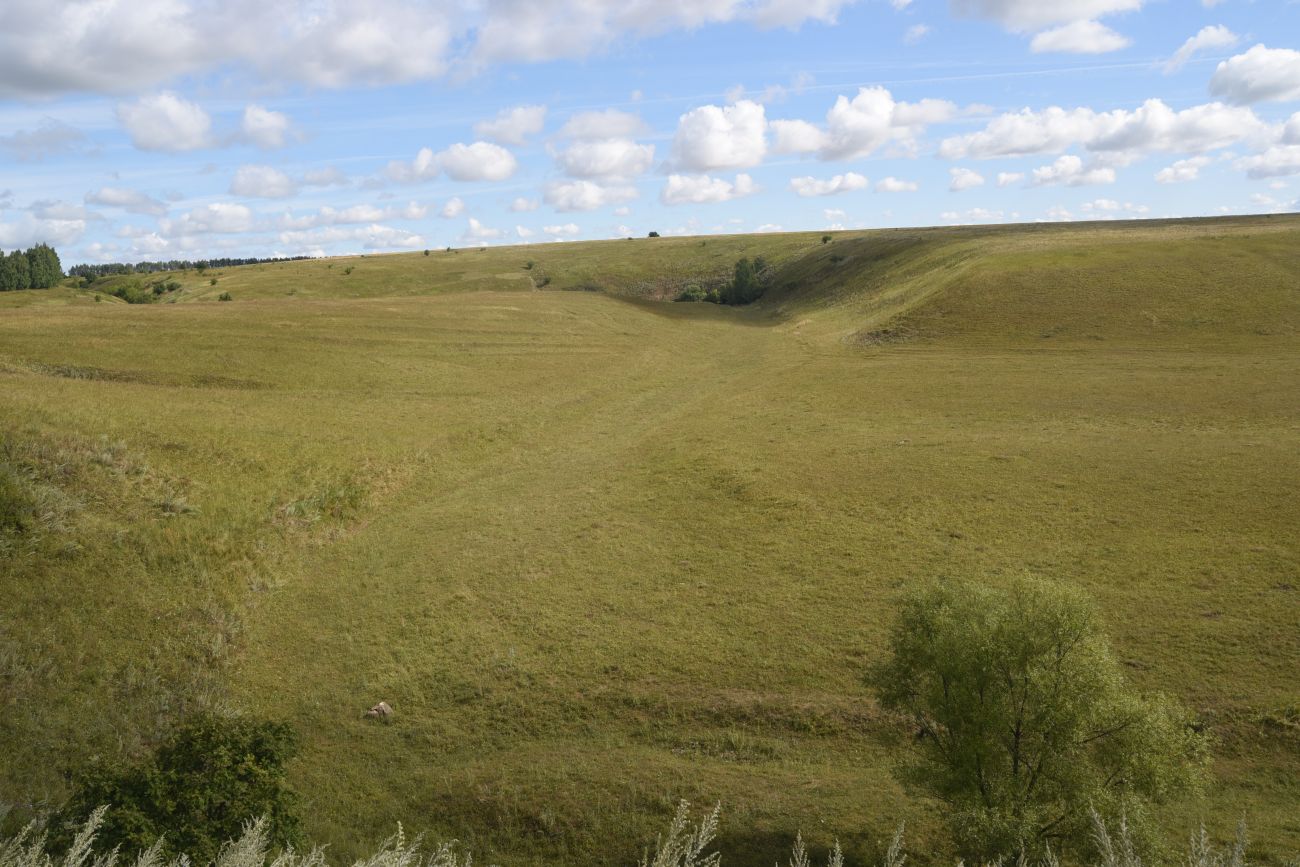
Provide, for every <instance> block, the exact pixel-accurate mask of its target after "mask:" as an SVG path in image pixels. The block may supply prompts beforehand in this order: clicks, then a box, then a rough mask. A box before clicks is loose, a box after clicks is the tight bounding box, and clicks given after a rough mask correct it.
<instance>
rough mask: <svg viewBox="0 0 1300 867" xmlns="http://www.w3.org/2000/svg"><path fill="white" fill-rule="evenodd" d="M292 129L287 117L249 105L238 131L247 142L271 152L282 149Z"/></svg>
mask: <svg viewBox="0 0 1300 867" xmlns="http://www.w3.org/2000/svg"><path fill="white" fill-rule="evenodd" d="M292 127H293V124H292V123H291V122H290V121H289V117H288V115H285V114H282V113H281V112H278V111H271V110H270V109H269V108H264V107H262V106H260V105H250V106H248V107H247V108H245V109H244V116H243V118H242V119H241V121H240V125H239V130H240V132H241V133H242V134H243V137H244V138H245V139H246V140H247V141H250V142H252V143H253V144H255V145H257V146H258V147H260V148H266V149H268V150H271V149H273V148H280V147H284V145H285V142H286V141H287V139H288V137H289V132H290V130H291V129H292Z"/></svg>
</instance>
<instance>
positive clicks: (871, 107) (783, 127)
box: [772, 87, 958, 160]
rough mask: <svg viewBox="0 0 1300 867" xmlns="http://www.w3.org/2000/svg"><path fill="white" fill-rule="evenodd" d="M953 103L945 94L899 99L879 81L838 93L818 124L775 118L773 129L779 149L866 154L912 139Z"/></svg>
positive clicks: (830, 156) (825, 155) (839, 156)
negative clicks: (915, 99) (850, 95)
mask: <svg viewBox="0 0 1300 867" xmlns="http://www.w3.org/2000/svg"><path fill="white" fill-rule="evenodd" d="M957 112H958V109H957V106H956V105H955V104H953V103H951V102H948V101H947V100H940V99H925V100H921V101H920V102H915V103H908V102H897V101H895V100H894V97H893V95H892V94H891V93H890V92H889V91H888V90H886V89H885V88H883V87H862V88H858V92H857V93H856V94H855V95H854V96H853V98H852V99H850V98H848V97H847V96H843V95H841V96H839V97H837V98H836V100H835V104H834V105H832V106H831V108H830V110H829V111H827V112H826V123H825V125H824V126H822V127H818V126H816V125H814V124H811V123H809V122H808V121H805V120H775V121H773V122H772V130H773V133H774V135H775V149H776V151H777V152H778V153H814V152H815V153H816V154H817V155H818V156H819V157H820V158H821V159H824V160H848V159H856V158H859V157H865V156H868V155H869V154H871V153H872V152H873V151H875V150H876V149H877V148H879V147H881V146H882V145H884V144H886V143H887V142H890V141H898V142H900V143H904V144H907V143H910V142H911V141H912V140H914V139H915V138H916V137H917V136H918V135H920V134H921V133H922V132H924V130H925V127H926V126H927V125H929V124H935V123H942V122H944V121H946V120H949V119H951V118H952V117H954V116H955V115H956V114H957Z"/></svg>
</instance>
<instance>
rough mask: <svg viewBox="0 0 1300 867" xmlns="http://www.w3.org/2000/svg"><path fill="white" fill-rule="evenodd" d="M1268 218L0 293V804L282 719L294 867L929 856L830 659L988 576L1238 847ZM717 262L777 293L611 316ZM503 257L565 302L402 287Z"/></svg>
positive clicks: (1258, 599) (1272, 761)
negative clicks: (807, 844) (806, 842)
mask: <svg viewBox="0 0 1300 867" xmlns="http://www.w3.org/2000/svg"><path fill="white" fill-rule="evenodd" d="M1298 233H1300V221H1297V220H1295V219H1294V218H1285V219H1283V218H1277V219H1268V220H1265V219H1258V220H1223V221H1205V222H1190V223H1177V224H1167V225H1166V224H1139V225H1127V226H1117V227H1112V226H1100V225H1089V226H1070V227H1058V226H1045V227H1010V228H1004V227H998V228H978V229H935V230H922V231H915V232H910V231H909V232H902V231H900V232H870V233H846V234H842V235H837V236H836V237H835V239H834V240H833V241H832V242H831V243H830V244H826V245H823V244H822V243H821V240H820V236H819V235H818V236H813V235H789V236H775V237H769V236H762V237H754V238H735V239H713V238H710V239H692V240H676V239H656V240H655V241H653V242H652V241H644V242H643V241H635V242H604V243H603V244H588V245H577V244H575V245H567V244H566V245H554V246H548V247H544V248H527V249H524V248H510V249H501V250H498V249H493V250H489V251H487V252H484V253H478V252H472V251H462V252H461V253H459V254H457V253H450V254H447V253H445V252H443V253H431V254H430V256H429V257H427V258H426V257H424V256H423V255H422V254H415V255H410V256H408V255H403V256H394V257H366V258H365V259H356V260H349V264H350V265H351V266H352V267H354V269H355V270H354V271H353V273H352V274H350V275H342V274H336V273H335V272H338V271H340V269H341V268H344V267H348V265H347V264H344V263H343V260H339V261H334V262H333V263H332V264H333V265H334V268H333V269H331V268H329V267H328V265H329V264H331V263H330V262H305V263H286V264H284V265H274V266H252V267H251V268H248V269H227V270H223V271H221V272H220V273H219V274H218V275H217V279H218V285H217V286H216V287H212V286H211V285H210V284H209V283H208V281H209V280H210V279H211V275H207V276H205V277H204V278H202V279H200V278H199V277H198V275H196V274H193V273H191V274H189V275H180V276H179V279H180V280H181V281H182V282H183V283H184V288H183V289H182V290H181V291H180V292H179V293H178V296H177V297H179V301H178V302H177V303H164V304H155V305H143V306H129V305H125V304H116V303H113V304H109V303H93V302H91V303H89V304H87V303H79V304H76V305H68V304H42V305H29V306H12V305H21V304H25V303H27V302H26V301H24V299H22V298H14V299H6V302H7V303H8V304H9V305H11V306H10V307H9V308H8V309H5V310H4V313H3V315H0V385H2V386H3V387H2V388H0V436H2V437H3V440H4V447H3V449H0V470H2V471H3V475H2V476H0V497H3V498H4V499H3V502H4V503H5V504H6V505H8V506H11V508H9V509H7V510H0V540H2V541H3V544H4V546H5V547H4V549H3V550H4V556H3V557H0V582H2V583H3V586H4V587H5V588H6V590H7V596H6V603H7V604H6V605H5V606H3V607H0V684H3V689H0V695H3V696H4V697H5V701H6V704H5V712H4V713H3V714H0V742H3V743H5V744H6V745H16V747H15V748H14V749H13V751H12V757H11V758H10V761H9V762H8V763H7V764H5V765H4V767H3V769H0V801H16V802H18V803H24V804H26V803H32V802H38V803H39V802H40V801H41V800H42V799H45V798H48V799H51V800H53V801H57V799H58V798H59V797H60V796H61V794H62V791H63V789H62V786H63V785H64V782H63V777H62V775H61V773H60V770H61V768H64V767H69V766H77V765H78V764H80V763H82V762H84V761H86V760H88V759H89V758H90V757H91V756H93V755H97V754H98V755H110V756H111V755H122V754H127V755H129V754H133V753H136V752H138V751H141V750H143V749H146V748H147V747H148V745H149V744H150V743H152V742H154V741H155V740H156V738H157V737H158V735H159V733H160V732H161V731H164V730H165V729H166V727H167V726H168V725H170V724H171V723H172V722H173V721H174V720H175V719H176V718H178V717H179V716H181V715H183V714H185V713H187V712H189V711H191V710H192V709H194V708H199V707H217V708H223V709H234V710H237V711H239V712H249V713H256V714H260V715H266V716H274V717H278V718H285V719H288V720H290V721H292V722H293V724H294V725H295V727H296V728H298V730H299V731H300V732H302V734H303V736H304V741H305V749H304V753H303V755H302V756H301V757H300V758H299V759H298V760H297V761H296V762H295V764H294V766H293V769H292V773H293V778H294V781H295V783H296V785H297V786H298V787H299V789H300V790H301V791H302V793H303V795H304V809H305V812H306V814H307V818H308V825H309V829H308V830H309V832H310V834H311V836H312V837H313V838H315V839H318V840H321V841H322V842H327V843H330V844H331V845H332V847H333V849H334V852H335V854H336V855H339V856H340V857H342V856H347V855H350V854H354V853H357V852H360V851H363V850H366V849H368V848H369V844H370V843H371V842H372V841H374V840H376V839H378V838H380V837H382V836H384V835H386V834H387V833H389V832H390V831H391V830H392V828H393V826H394V823H395V822H397V821H399V820H400V821H403V822H404V823H406V826H407V827H408V828H412V829H416V830H419V829H423V828H428V829H429V830H431V831H433V832H434V833H436V834H438V835H440V836H458V837H460V838H461V839H462V840H465V841H466V842H468V843H469V844H470V845H471V846H472V847H473V849H474V850H475V852H476V853H480V854H481V856H482V857H483V858H484V860H490V861H495V862H498V863H501V864H504V865H524V864H555V863H593V862H601V863H605V862H611V863H624V862H626V863H631V862H633V861H634V860H635V858H636V856H637V855H638V854H639V852H640V848H639V847H640V846H641V845H642V843H643V841H644V840H646V839H650V838H652V837H653V835H654V833H655V832H656V831H657V830H658V829H659V828H660V827H661V825H662V822H663V819H664V816H665V814H666V813H667V812H669V811H670V810H671V808H672V806H673V805H674V804H675V803H676V800H677V799H678V798H679V797H682V796H686V797H690V798H693V799H694V800H696V801H698V802H703V803H709V802H712V801H715V800H722V801H723V802H725V804H726V805H727V807H728V812H727V816H728V824H727V826H726V828H724V838H725V839H724V844H725V847H726V850H727V851H728V858H729V863H738V864H769V863H770V862H771V860H772V859H773V858H775V857H776V853H777V851H778V850H780V849H782V848H784V847H785V844H786V843H787V842H788V838H791V837H793V835H794V833H795V831H796V830H797V829H799V828H802V829H804V831H805V834H806V835H807V836H809V837H813V838H814V839H815V842H818V843H822V844H826V843H829V842H830V840H831V838H832V837H839V838H840V839H841V840H842V841H844V842H845V844H846V849H847V851H848V852H849V854H850V857H852V858H854V859H857V860H866V859H868V858H873V857H874V854H875V853H876V852H877V850H878V848H879V846H880V844H881V842H882V841H884V840H885V839H886V838H887V836H888V834H889V833H890V832H891V831H892V829H893V827H894V826H895V824H896V822H897V821H898V820H899V819H904V818H906V819H907V820H908V822H909V828H910V829H912V832H913V833H912V839H914V840H915V841H916V846H917V849H918V850H920V851H926V850H930V851H935V852H939V853H941V852H942V847H943V837H942V832H941V821H940V820H941V816H940V814H939V811H938V810H937V808H936V807H935V805H934V804H932V803H930V802H929V801H927V800H926V799H925V798H924V797H922V796H921V795H920V794H918V793H917V792H914V791H911V790H909V789H908V788H906V787H904V786H903V785H901V784H900V783H899V782H897V780H896V778H895V775H894V770H895V768H896V765H897V763H898V761H899V755H900V753H899V749H900V747H901V746H902V745H903V744H905V743H906V737H907V733H906V732H902V731H900V730H899V729H898V728H897V727H896V726H895V724H894V723H893V721H891V720H889V719H887V718H885V717H883V716H882V715H881V714H880V713H879V712H878V711H877V710H876V708H875V706H874V703H873V701H872V699H871V696H870V694H869V693H868V691H867V690H866V688H865V687H864V686H863V684H862V673H863V671H864V669H865V667H866V666H867V665H868V664H869V663H870V662H871V660H872V659H873V658H874V656H875V654H876V653H878V652H879V649H880V647H881V642H882V638H883V634H884V630H885V628H886V626H887V625H888V624H889V622H890V620H891V618H892V616H893V607H894V603H895V600H896V599H897V597H898V594H899V593H900V592H901V591H902V589H903V588H905V587H906V586H907V585H908V584H909V583H911V582H914V581H917V580H921V579H925V578H928V577H932V576H936V575H939V576H942V575H953V574H963V575H977V576H983V577H986V578H987V579H988V580H990V581H997V580H1000V578H1002V577H1005V576H1008V575H1013V574H1018V573H1021V572H1026V571H1028V572H1033V573H1037V574H1044V575H1050V576H1055V577H1058V578H1060V579H1062V580H1067V581H1071V582H1076V583H1078V584H1080V585H1082V586H1084V587H1086V588H1087V589H1088V590H1089V592H1091V593H1092V594H1093V595H1094V596H1095V597H1096V598H1097V599H1098V602H1099V604H1100V606H1101V609H1102V612H1103V615H1104V618H1105V620H1106V622H1107V624H1108V626H1109V628H1110V630H1111V633H1112V635H1113V637H1114V640H1115V643H1116V646H1117V649H1118V651H1119V653H1120V654H1121V656H1122V658H1123V659H1124V660H1125V662H1126V663H1127V665H1128V667H1129V670H1130V672H1131V674H1132V677H1133V678H1134V679H1135V680H1136V681H1137V682H1139V683H1140V684H1142V685H1143V686H1144V687H1147V688H1152V689H1162V690H1165V691H1168V692H1171V693H1173V694H1175V695H1177V696H1179V697H1180V698H1182V699H1183V700H1184V701H1186V702H1188V703H1189V704H1190V705H1191V706H1192V707H1193V708H1195V709H1197V710H1198V711H1199V712H1200V713H1201V714H1202V717H1203V719H1204V720H1205V722H1206V724H1207V725H1209V726H1210V727H1211V728H1212V730H1213V731H1215V732H1216V733H1217V734H1218V735H1219V736H1220V739H1221V745H1220V747H1219V759H1218V760H1217V764H1216V773H1217V774H1218V783H1217V785H1216V786H1215V787H1213V789H1212V791H1211V792H1210V793H1209V794H1208V796H1207V800H1206V801H1204V802H1202V803H1197V804H1191V805H1184V806H1179V807H1174V808H1171V811H1170V813H1169V815H1168V817H1167V818H1168V819H1169V825H1170V827H1171V828H1174V829H1176V830H1178V831H1179V832H1180V835H1181V830H1182V829H1184V828H1187V827H1190V826H1192V825H1193V824H1195V822H1196V821H1197V819H1199V818H1201V817H1209V818H1210V819H1211V823H1212V824H1213V823H1214V821H1215V819H1214V817H1219V822H1218V826H1217V827H1214V828H1213V830H1216V831H1219V832H1224V833H1226V832H1230V830H1231V825H1232V824H1234V823H1235V821H1236V818H1237V817H1238V815H1239V814H1240V813H1241V812H1242V811H1246V812H1247V814H1248V816H1249V818H1250V820H1251V823H1252V828H1253V829H1254V830H1255V834H1254V836H1255V839H1256V841H1257V847H1256V854H1257V856H1258V857H1259V858H1260V859H1261V860H1263V861H1265V862H1268V863H1276V862H1280V860H1281V858H1282V857H1283V856H1284V855H1290V854H1291V853H1293V852H1294V851H1296V850H1297V849H1300V828H1297V827H1296V826H1295V824H1294V816H1293V806H1294V803H1295V802H1296V800H1297V798H1300V789H1298V788H1297V786H1298V785H1300V784H1298V783H1297V780H1300V762H1298V761H1297V758H1296V756H1297V751H1296V749H1295V746H1296V741H1295V713H1294V708H1295V706H1296V704H1297V702H1300V695H1297V692H1296V683H1295V679H1294V676H1293V673H1294V671H1295V670H1296V667H1297V666H1298V665H1300V635H1298V634H1297V632H1296V630H1295V611H1296V606H1297V601H1296V596H1295V594H1296V592H1297V591H1296V578H1295V576H1296V575H1297V574H1300V530H1298V529H1297V526H1296V523H1295V521H1294V519H1293V517H1292V516H1294V515H1295V514H1296V513H1297V512H1300V494H1298V493H1297V492H1300V466H1298V462H1297V461H1296V459H1295V456H1296V454H1298V453H1300V407H1298V406H1297V403H1296V401H1295V395H1296V393H1297V392H1298V391H1300V352H1298V351H1297V350H1298V347H1297V342H1296V337H1295V330H1294V329H1295V324H1296V322H1297V320H1296V294H1295V293H1296V291H1297V290H1296V286H1297V284H1298V283H1300V281H1298V280H1297V279H1296V277H1297V275H1298V274H1300V269H1297V267H1296V264H1295V254H1294V251H1295V249H1296V247H1297V246H1300V245H1297V244H1295V243H1294V242H1295V241H1296V240H1297V237H1296V236H1297V234H1298ZM701 240H704V241H705V243H704V245H703V246H701V243H700V242H701ZM661 241H662V242H664V243H663V244H662V245H660V246H652V245H655V244H659V243H660V242H661ZM711 248H714V249H711ZM624 249H626V250H628V251H631V252H628V253H626V254H624V253H622V252H621V251H622V250H624ZM645 250H653V251H658V252H657V253H656V256H655V257H651V258H641V256H642V253H641V252H637V251H645ZM747 254H761V255H764V256H766V257H769V258H770V259H772V260H773V261H775V262H777V263H778V265H779V271H778V274H777V278H776V281H775V284H774V286H773V288H772V289H771V291H770V294H769V295H768V296H767V297H766V298H765V299H764V300H763V301H762V302H760V303H759V304H756V305H753V306H752V307H750V308H744V309H727V308H718V307H715V306H713V305H707V304H659V303H645V302H644V301H636V303H628V298H631V299H632V300H634V301H635V300H636V299H637V298H642V297H645V296H655V295H661V294H664V293H665V292H667V291H670V290H669V289H668V288H667V287H669V285H670V281H682V280H688V279H690V280H694V279H699V275H701V274H704V273H724V272H725V271H726V269H727V267H728V266H729V263H730V262H731V261H734V258H735V257H737V256H738V255H747ZM440 256H441V257H444V258H443V259H441V260H438V261H439V262H445V263H446V264H435V262H434V260H435V259H437V257H440ZM527 257H533V258H534V268H533V269H532V270H533V271H536V270H538V269H545V272H546V273H547V274H548V275H551V276H552V283H551V285H550V286H548V287H547V288H548V289H550V288H552V287H554V286H579V285H585V284H587V283H589V282H592V281H599V282H600V283H601V285H602V287H603V288H604V289H605V290H606V291H605V292H585V291H584V292H564V291H533V290H532V289H528V288H527V287H526V286H523V287H518V286H517V285H516V284H518V283H519V282H520V281H519V280H518V278H516V277H509V278H505V277H502V278H501V279H502V281H503V282H502V283H501V285H500V286H499V287H498V288H495V289H493V290H492V291H450V290H452V289H455V288H457V287H460V288H465V287H467V286H468V287H473V286H477V285H479V283H480V281H488V282H490V281H491V280H492V279H496V278H493V277H491V275H492V274H507V273H511V274H513V273H514V271H515V270H518V271H519V272H520V273H525V274H527V273H530V272H528V271H525V269H524V268H523V266H524V265H525V264H526V262H527ZM658 257H663V259H669V260H672V261H673V262H674V263H675V264H674V266H673V267H674V268H675V269H676V270H675V271H674V272H673V273H672V275H671V276H670V277H663V278H658V277H656V276H655V274H656V272H655V269H656V268H657V267H659V266H660V264H662V261H661V259H659V258H658ZM834 257H842V258H840V259H838V260H836V259H835V258H834ZM521 260H522V261H521ZM468 262H474V263H479V262H481V263H482V264H481V265H479V264H474V265H472V266H471V265H469V264H468ZM453 265H456V267H458V268H460V269H461V270H460V272H459V273H460V275H461V276H460V277H458V278H455V279H453V278H452V277H451V275H452V274H453V273H455V269H454V268H453ZM433 269H448V270H445V271H443V270H438V271H435V270H433ZM708 269H713V271H709V270H708ZM1216 269H1217V270H1216ZM321 272H324V273H325V276H322V274H321ZM1085 274H1086V279H1085V277H1084V276H1083V275H1085ZM352 278H365V279H366V280H367V282H365V283H364V284H362V283H361V282H360V281H357V282H354V283H349V282H348V281H349V280H351V279H352ZM656 280H659V281H660V282H656ZM494 285H495V284H494ZM673 285H675V284H673ZM223 290H224V291H230V292H231V294H232V295H233V296H234V298H235V300H234V301H233V302H231V303H220V304H218V303H208V302H210V301H212V300H213V298H214V297H215V294H214V293H215V292H219V291H223ZM352 292H356V293H358V294H362V295H366V296H369V297H357V298H353V297H349V295H350V294H351V293H352ZM13 294H14V295H27V296H29V297H31V293H13ZM67 294H68V297H69V298H77V299H80V300H82V301H84V300H85V299H86V298H87V297H88V296H87V295H86V293H84V292H80V293H79V292H72V291H71V290H69V291H68V293H67ZM620 295H622V296H628V297H615V296H620ZM51 298H52V296H45V299H46V300H49V299H51ZM55 300H57V299H55ZM1147 312H1150V313H1152V314H1154V320H1153V319H1152V318H1151V317H1149V316H1147V315H1146V314H1147ZM1261 331H1265V332H1268V333H1259V332H1261ZM1046 332H1050V333H1051V336H1050V337H1046V336H1044V334H1045V333H1046ZM1099 338H1100V339H1099ZM10 516H14V517H10ZM380 699H384V700H387V701H389V702H390V703H391V704H392V705H393V706H394V707H395V708H396V709H397V716H396V717H395V719H394V721H393V723H392V724H391V725H387V726H380V725H375V724H373V723H370V722H368V721H366V720H364V719H362V718H361V712H362V711H363V710H364V709H365V708H367V707H369V706H370V705H372V704H373V703H375V702H376V701H378V700H380ZM1175 842H1181V840H1178V841H1175Z"/></svg>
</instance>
